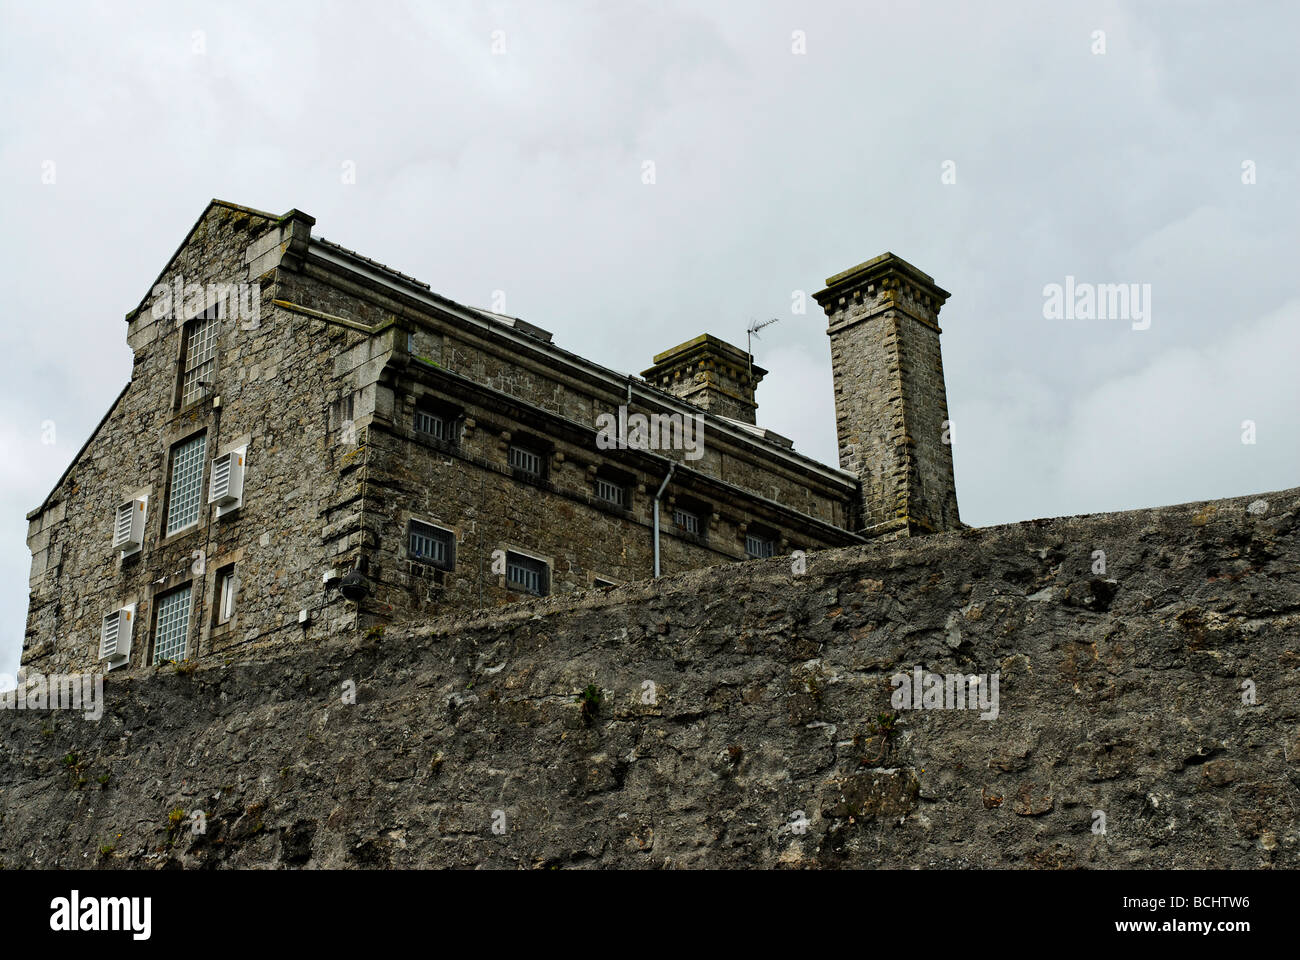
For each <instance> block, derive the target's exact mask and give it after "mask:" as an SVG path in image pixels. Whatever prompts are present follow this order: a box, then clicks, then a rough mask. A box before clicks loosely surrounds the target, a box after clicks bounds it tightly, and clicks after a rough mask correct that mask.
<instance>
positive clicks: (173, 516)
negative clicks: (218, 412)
mask: <svg viewBox="0 0 1300 960" xmlns="http://www.w3.org/2000/svg"><path fill="white" fill-rule="evenodd" d="M206 442H207V437H206V436H205V435H204V434H202V433H200V434H199V435H198V436H197V437H194V438H193V439H190V440H184V441H182V442H180V443H178V444H177V445H176V446H175V447H173V448H172V475H171V486H170V490H169V493H168V496H167V534H166V535H167V536H171V535H172V534H173V533H176V532H177V531H178V530H184V529H185V528H186V527H189V526H192V525H193V524H195V523H198V522H199V512H200V511H201V510H202V508H203V456H204V449H205V446H206Z"/></svg>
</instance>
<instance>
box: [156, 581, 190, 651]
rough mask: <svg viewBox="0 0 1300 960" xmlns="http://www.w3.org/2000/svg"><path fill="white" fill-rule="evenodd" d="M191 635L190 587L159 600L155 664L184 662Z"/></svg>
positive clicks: (186, 586) (174, 591)
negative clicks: (187, 643) (166, 661)
mask: <svg viewBox="0 0 1300 960" xmlns="http://www.w3.org/2000/svg"><path fill="white" fill-rule="evenodd" d="M189 633H190V585H189V584H186V585H185V586H183V587H181V588H180V589H179V590H173V591H172V592H171V593H169V594H166V595H165V596H163V597H160V598H159V599H158V620H157V626H156V627H155V629H154V641H153V662H154V663H162V662H163V661H164V660H184V659H185V648H186V641H187V639H188V638H189Z"/></svg>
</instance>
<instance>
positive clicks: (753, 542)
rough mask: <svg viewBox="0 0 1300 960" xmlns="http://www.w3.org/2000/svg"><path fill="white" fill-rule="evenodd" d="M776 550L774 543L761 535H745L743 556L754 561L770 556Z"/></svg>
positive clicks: (769, 538)
mask: <svg viewBox="0 0 1300 960" xmlns="http://www.w3.org/2000/svg"><path fill="white" fill-rule="evenodd" d="M775 550H776V541H775V540H773V539H772V538H771V537H766V536H763V535H762V534H761V533H747V534H745V555H746V556H749V557H754V558H756V559H763V558H766V557H770V556H772V554H773V553H774V552H775Z"/></svg>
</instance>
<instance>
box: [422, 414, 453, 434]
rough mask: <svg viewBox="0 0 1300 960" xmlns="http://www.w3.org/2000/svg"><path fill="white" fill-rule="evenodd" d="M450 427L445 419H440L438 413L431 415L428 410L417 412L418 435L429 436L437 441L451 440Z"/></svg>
mask: <svg viewBox="0 0 1300 960" xmlns="http://www.w3.org/2000/svg"><path fill="white" fill-rule="evenodd" d="M448 426H449V425H448V423H447V420H446V418H445V417H440V416H438V415H437V414H436V413H430V412H429V411H428V410H416V411H415V431H416V433H423V434H427V435H428V436H430V437H434V438H435V439H437V440H448V439H450V434H451V431H450V430H449V429H448Z"/></svg>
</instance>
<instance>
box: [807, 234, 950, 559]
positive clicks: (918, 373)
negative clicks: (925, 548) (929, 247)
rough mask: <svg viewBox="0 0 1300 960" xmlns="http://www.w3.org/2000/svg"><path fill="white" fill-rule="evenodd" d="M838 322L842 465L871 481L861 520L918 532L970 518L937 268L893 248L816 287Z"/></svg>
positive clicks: (865, 486)
mask: <svg viewBox="0 0 1300 960" xmlns="http://www.w3.org/2000/svg"><path fill="white" fill-rule="evenodd" d="M814 297H815V299H816V300H817V302H818V304H820V305H821V307H822V309H823V310H825V311H826V316H827V317H828V318H829V320H830V324H829V326H828V328H827V330H826V332H827V334H828V335H829V336H830V338H831V375H832V378H833V380H834V384H835V426H836V432H837V433H838V435H839V447H840V467H841V469H843V470H847V471H849V472H850V473H855V474H857V476H858V477H859V478H860V479H861V481H862V503H861V512H860V515H859V517H858V520H857V524H856V526H857V528H858V529H859V530H860V531H862V532H864V533H866V534H867V535H869V536H888V537H891V538H892V537H910V536H917V535H919V534H925V533H933V532H935V531H938V530H952V529H956V528H958V527H960V526H961V525H962V524H961V520H960V518H959V517H958V515H957V488H956V484H955V482H954V480H953V473H952V446H951V430H950V429H949V424H948V422H947V421H948V395H947V391H946V390H945V388H944V383H943V358H942V356H941V355H940V352H939V333H940V330H939V308H940V307H942V306H943V304H944V301H946V300H947V299H948V293H947V291H945V290H942V289H940V288H939V287H938V286H937V285H936V284H935V282H934V280H933V278H931V277H930V276H928V275H927V274H924V273H922V272H921V271H920V270H918V269H916V267H914V266H912V265H911V264H910V263H908V262H907V261H905V260H903V259H901V258H900V257H896V256H894V255H893V254H892V253H885V254H881V255H880V256H878V257H876V258H875V259H874V260H868V261H867V262H866V263H862V264H859V265H858V266H856V267H853V268H852V269H850V270H845V271H844V272H843V273H839V274H836V275H835V276H833V277H830V278H829V279H828V280H827V281H826V289H825V290H822V291H821V292H820V293H817V294H814Z"/></svg>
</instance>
